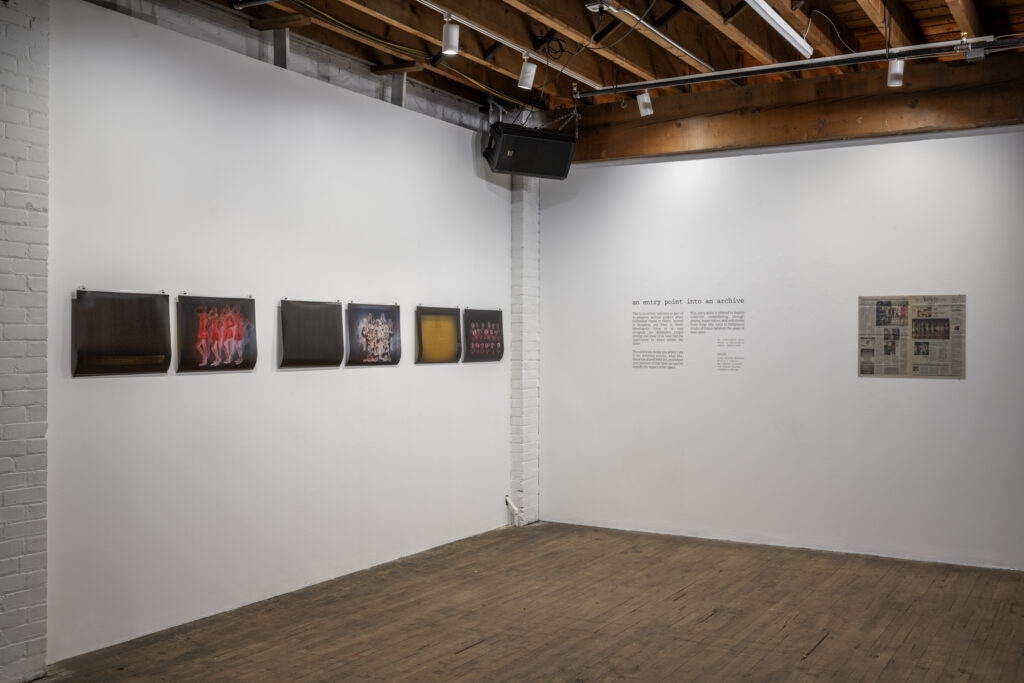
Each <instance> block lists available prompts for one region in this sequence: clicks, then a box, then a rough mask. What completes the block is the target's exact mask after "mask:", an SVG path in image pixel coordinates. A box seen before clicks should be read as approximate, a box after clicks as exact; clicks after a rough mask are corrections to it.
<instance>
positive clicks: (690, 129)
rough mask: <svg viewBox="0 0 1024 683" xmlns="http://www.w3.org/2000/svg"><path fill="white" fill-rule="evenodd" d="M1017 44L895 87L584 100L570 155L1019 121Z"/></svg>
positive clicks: (850, 76)
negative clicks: (631, 104) (624, 105)
mask: <svg viewBox="0 0 1024 683" xmlns="http://www.w3.org/2000/svg"><path fill="white" fill-rule="evenodd" d="M1021 102H1024V53H1007V54H1002V55H991V56H989V57H986V58H985V59H984V60H982V61H980V62H976V63H968V62H965V61H962V60H961V61H958V62H934V63H930V64H929V63H923V62H922V63H918V64H915V65H914V68H913V70H912V71H908V72H907V80H906V82H905V84H904V86H903V87H902V88H889V87H887V85H886V72H885V70H884V69H873V70H868V71H861V72H856V73H847V74H842V75H840V76H826V77H823V78H815V79H801V80H794V81H787V82H783V83H773V84H768V85H756V86H746V87H743V88H730V89H727V90H713V91H706V92H700V93H691V94H683V95H669V96H665V97H661V98H659V99H658V101H657V103H656V106H655V112H654V114H653V115H652V116H647V117H644V118H638V117H637V116H636V112H635V111H632V110H628V111H624V110H622V109H621V108H620V107H619V106H618V105H616V104H611V105H607V104H601V105H593V106H589V107H586V108H581V109H580V113H581V114H582V116H583V118H582V120H581V121H580V137H579V140H578V142H577V145H576V156H575V161H576V162H586V161H605V160H624V159H637V158H645V157H646V158H649V157H659V156H668V155H680V154H690V153H709V152H717V151H725V150H734V149H747V148H758V147H772V146H778V145H791V144H799V143H809V142H831V141H839V140H852V139H862V138H877V137H884V136H891V135H906V134H910V133H931V132H939V131H950V130H968V129H975V128H988V127H994V126H1009V125H1019V124H1022V123H1024V109H1022V108H1021V106H1020V103H1021Z"/></svg>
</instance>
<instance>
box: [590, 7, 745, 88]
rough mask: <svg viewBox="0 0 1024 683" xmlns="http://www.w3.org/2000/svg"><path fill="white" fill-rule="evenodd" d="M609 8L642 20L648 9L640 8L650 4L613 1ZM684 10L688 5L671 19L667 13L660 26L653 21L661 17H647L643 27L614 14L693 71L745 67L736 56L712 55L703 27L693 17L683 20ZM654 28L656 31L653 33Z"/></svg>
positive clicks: (684, 17)
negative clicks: (623, 10) (701, 28)
mask: <svg viewBox="0 0 1024 683" xmlns="http://www.w3.org/2000/svg"><path fill="white" fill-rule="evenodd" d="M610 4H611V6H612V7H615V8H623V9H627V10H629V11H630V12H633V13H634V14H636V15H637V16H642V14H643V11H644V9H645V7H641V4H643V5H647V4H649V3H647V2H643V3H638V2H636V1H635V0H610ZM683 7H685V5H683V4H682V3H680V4H679V5H677V6H676V7H675V8H673V9H671V10H669V12H671V13H672V15H669V14H668V13H666V15H663V16H662V17H660V18H661V19H662V20H661V22H660V25H659V26H654V21H655V20H656V19H657V18H658V17H647V18H646V20H645V21H644V22H643V23H640V24H637V23H636V21H635V20H634V19H633V18H631V17H629V16H628V15H620V14H613V16H615V17H616V18H617V19H619V20H620V21H621V22H622V23H623V24H625V25H626V26H630V27H632V26H634V25H636V28H635V29H634V30H635V31H636V33H637V34H638V35H641V36H643V37H644V38H647V40H649V41H651V42H652V43H654V44H655V45H656V46H658V47H659V48H661V49H662V50H665V51H666V52H668V53H669V54H671V55H674V56H675V57H676V58H677V59H680V60H681V61H683V62H686V63H687V64H689V65H690V66H691V67H692V68H693V69H694V71H698V72H701V73H706V72H708V71H716V70H723V69H733V68H738V67H740V66H742V65H741V64H740V63H739V61H738V60H736V59H735V56H734V55H733V56H732V57H733V58H732V59H728V58H727V57H726V56H725V54H724V53H723V52H722V51H721V50H718V51H716V52H717V54H715V55H712V50H711V49H709V45H708V44H707V40H706V38H705V36H703V35H701V31H700V26H698V25H697V22H698V21H699V20H697V19H696V18H695V17H692V15H691V16H689V17H686V16H680V15H682V14H685V12H682V11H681V10H680V9H679V8H683ZM672 19H675V21H672ZM651 27H653V28H654V29H655V30H653V31H652V30H651ZM666 38H667V39H668V40H666ZM677 46H682V47H683V48H685V51H684V50H680V49H679V47H677ZM709 66H710V68H709Z"/></svg>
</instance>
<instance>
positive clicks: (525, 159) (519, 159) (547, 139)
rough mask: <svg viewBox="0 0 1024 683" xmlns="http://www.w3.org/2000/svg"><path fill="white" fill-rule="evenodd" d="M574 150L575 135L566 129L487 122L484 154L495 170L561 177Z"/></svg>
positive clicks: (498, 171)
mask: <svg viewBox="0 0 1024 683" xmlns="http://www.w3.org/2000/svg"><path fill="white" fill-rule="evenodd" d="M575 151H576V139H575V138H574V137H573V136H571V135H569V134H567V133H559V132H558V131H556V130H544V129H543V128H526V127H525V126H516V125H514V124H511V123H500V122H499V123H495V124H492V125H491V139H490V140H489V141H488V143H487V149H485V150H484V158H485V159H487V163H488V164H490V165H491V170H492V171H494V172H495V173H512V174H514V175H525V176H533V177H536V178H554V179H555V180H563V179H564V178H565V176H567V175H568V174H569V166H571V165H572V155H573V152H575Z"/></svg>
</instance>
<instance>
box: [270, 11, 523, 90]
mask: <svg viewBox="0 0 1024 683" xmlns="http://www.w3.org/2000/svg"><path fill="white" fill-rule="evenodd" d="M304 1H305V2H307V3H308V4H310V5H313V6H315V7H318V8H320V7H321V6H323V5H330V6H329V7H327V8H324V10H323V11H325V12H327V13H328V14H330V15H331V16H333V17H335V18H337V19H339V20H341V21H343V22H345V23H346V24H349V25H352V26H355V27H358V28H359V29H360V31H364V32H366V33H369V34H373V35H376V36H378V37H380V38H383V39H384V40H385V41H387V42H390V43H394V46H392V45H388V44H386V43H381V42H379V41H377V40H373V39H372V38H370V37H368V36H366V35H361V34H360V33H359V32H355V31H349V30H346V29H344V28H341V27H339V26H336V25H335V24H333V23H331V22H330V21H328V20H326V19H324V18H322V17H320V16H313V17H312V20H313V23H312V25H313V26H314V27H320V28H323V29H326V30H327V31H330V32H332V33H337V34H339V35H343V36H345V37H347V38H350V39H352V40H355V41H356V42H358V43H362V44H364V45H366V46H368V47H371V48H373V49H374V50H376V51H378V52H380V53H383V54H386V55H390V56H391V57H394V58H396V59H399V60H408V59H425V57H423V55H416V54H409V53H408V52H405V51H404V50H402V49H399V48H398V47H397V46H398V45H401V46H403V47H410V48H413V49H415V50H418V51H422V52H426V53H431V52H432V48H433V46H432V45H431V44H429V43H426V42H424V41H422V40H420V39H418V38H417V37H416V36H412V35H410V34H408V33H406V32H404V31H400V30H397V29H395V27H393V26H390V25H388V24H384V23H383V22H380V21H378V20H376V19H373V18H372V17H367V16H365V15H356V16H352V12H354V10H351V9H350V8H346V7H344V6H342V5H338V4H336V3H335V4H333V5H332V4H330V3H327V2H326V1H325V0H304ZM268 6H269V7H273V8H275V9H279V10H282V11H284V12H291V13H302V12H299V11H298V10H297V9H295V8H294V7H293V6H292V5H291V4H289V3H286V2H279V1H276V2H271V3H270V4H269V5H268ZM305 30H308V29H298V31H297V32H300V34H301V31H305ZM446 60H452V62H451V64H452V66H453V67H454V68H455V69H457V70H458V71H453V70H452V69H449V68H447V66H446V64H447V62H443V63H438V64H437V65H432V64H430V62H429V61H428V62H427V63H426V64H425V70H426V71H429V72H432V73H435V74H437V75H439V76H442V77H444V78H447V79H449V80H452V81H455V82H458V83H461V84H464V85H469V86H471V87H473V88H474V89H476V90H478V91H479V92H482V93H486V92H487V90H485V89H484V88H487V89H489V90H493V91H495V92H499V93H503V94H504V95H505V96H506V97H509V98H511V99H515V100H521V101H522V100H524V99H526V98H528V97H529V94H528V93H526V91H520V92H516V91H517V90H518V89H517V88H516V81H515V80H513V79H511V78H510V77H506V76H503V75H501V74H498V73H495V72H494V71H493V70H491V69H490V68H485V67H482V66H480V65H478V64H476V63H473V62H471V61H469V60H467V59H465V58H464V57H463V58H461V59H460V58H459V57H458V56H455V57H447V58H446ZM377 61H380V60H379V58H378V60H377ZM459 72H461V73H459ZM518 75H519V74H518V73H516V79H518ZM467 77H468V78H467ZM473 81H476V83H479V84H482V85H483V86H484V88H481V87H480V86H478V85H476V83H474V82H473ZM477 99H482V97H478V98H477Z"/></svg>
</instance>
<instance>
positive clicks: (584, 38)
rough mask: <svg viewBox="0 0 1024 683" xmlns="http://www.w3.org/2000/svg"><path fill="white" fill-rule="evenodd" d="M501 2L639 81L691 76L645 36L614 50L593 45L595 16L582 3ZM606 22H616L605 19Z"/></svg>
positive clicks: (630, 38) (628, 39)
mask: <svg viewBox="0 0 1024 683" xmlns="http://www.w3.org/2000/svg"><path fill="white" fill-rule="evenodd" d="M502 2H504V3H505V4H506V5H508V6H509V7H511V8H513V9H516V10H518V11H520V12H522V13H523V14H525V15H526V16H528V17H530V18H532V19H533V20H535V21H537V22H539V23H541V24H543V25H544V26H547V27H548V28H552V29H554V30H555V31H557V32H558V33H560V34H562V35H563V36H565V37H566V38H568V39H569V40H572V41H575V42H576V43H578V44H579V45H587V44H589V46H590V47H591V48H596V50H595V54H597V55H599V56H600V57H601V58H603V59H606V60H608V61H610V62H612V63H613V64H615V65H617V66H618V67H620V68H621V69H622V70H623V71H625V72H627V73H628V74H632V75H633V76H635V77H637V78H638V79H640V80H644V81H650V80H654V79H656V78H664V77H666V76H670V75H675V74H680V73H688V71H687V70H688V69H689V67H688V66H687V65H686V64H685V62H683V61H681V60H679V59H676V58H675V57H674V56H671V57H670V56H669V55H668V54H667V53H665V52H663V51H657V50H652V49H651V48H650V42H649V41H647V40H646V39H645V38H643V37H642V36H638V35H630V36H627V37H626V38H625V39H624V40H623V41H622V42H621V43H619V44H617V45H615V47H610V48H607V49H605V46H604V45H602V44H601V43H599V42H591V36H592V35H593V34H594V32H595V29H596V27H597V24H596V15H594V14H591V13H590V12H588V11H587V9H586V7H585V6H584V4H583V2H578V3H577V2H565V1H564V0H502ZM604 21H606V22H607V21H615V20H614V19H612V18H609V17H606V18H605V20H604ZM615 40H616V38H615V34H614V33H612V34H609V35H608V36H607V37H606V38H605V41H606V44H611V43H613V42H615ZM619 80H626V79H619Z"/></svg>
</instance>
